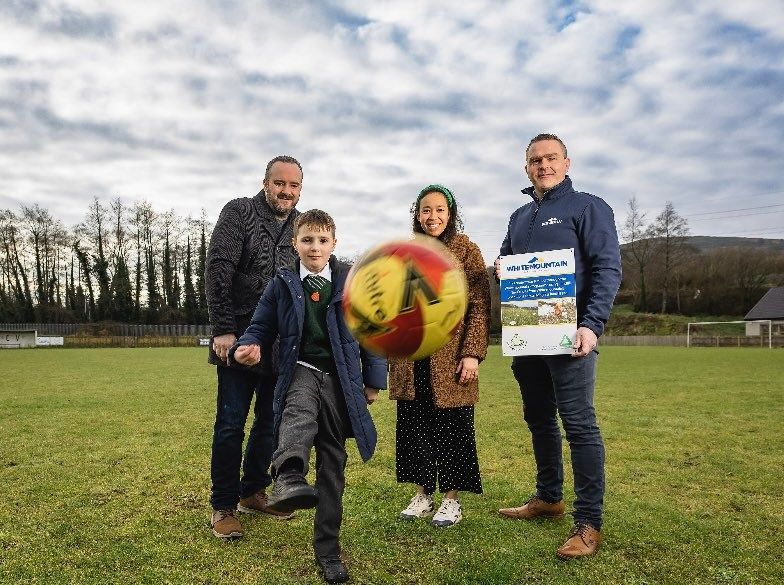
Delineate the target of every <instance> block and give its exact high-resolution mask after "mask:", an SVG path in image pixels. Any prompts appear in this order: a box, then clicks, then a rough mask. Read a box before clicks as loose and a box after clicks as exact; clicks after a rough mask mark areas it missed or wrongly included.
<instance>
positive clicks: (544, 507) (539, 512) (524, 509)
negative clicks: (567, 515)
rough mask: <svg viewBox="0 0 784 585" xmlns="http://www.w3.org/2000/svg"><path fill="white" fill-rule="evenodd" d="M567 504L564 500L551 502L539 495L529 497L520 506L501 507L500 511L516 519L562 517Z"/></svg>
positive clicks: (505, 515) (502, 514) (507, 516)
mask: <svg viewBox="0 0 784 585" xmlns="http://www.w3.org/2000/svg"><path fill="white" fill-rule="evenodd" d="M565 508H566V506H565V505H564V501H563V500H561V501H560V502H556V503H555V504H550V503H549V502H545V501H544V500H543V499H542V498H540V497H539V496H537V495H533V496H531V497H530V498H528V501H527V502H526V503H525V504H523V505H522V506H520V507H518V508H501V509H500V510H498V513H499V514H501V516H504V517H506V518H514V519H516V520H531V519H532V518H562V517H563V515H564V510H565Z"/></svg>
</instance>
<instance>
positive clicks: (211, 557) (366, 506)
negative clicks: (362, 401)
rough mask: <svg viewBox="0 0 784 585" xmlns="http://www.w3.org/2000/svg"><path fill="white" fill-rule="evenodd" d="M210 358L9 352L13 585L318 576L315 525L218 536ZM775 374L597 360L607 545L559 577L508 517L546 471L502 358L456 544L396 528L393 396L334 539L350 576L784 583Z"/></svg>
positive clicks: (756, 355)
mask: <svg viewBox="0 0 784 585" xmlns="http://www.w3.org/2000/svg"><path fill="white" fill-rule="evenodd" d="M205 358H206V354H205V352H204V350H203V349H198V348H194V349H189V348H165V349H100V350H88V349H59V350H58V349H47V350H44V349H38V350H21V351H2V352H0V369H1V370H2V372H3V375H2V382H0V436H1V437H2V440H1V441H0V486H2V488H1V489H2V498H0V583H96V584H98V583H100V584H102V585H104V584H107V583H151V584H157V583H183V584H192V583H201V584H208V583H216V584H217V583H254V584H255V583H319V582H320V580H319V577H318V574H317V573H316V571H315V568H314V565H313V560H312V549H311V546H310V540H311V534H312V521H313V515H312V512H311V511H308V512H300V513H299V516H298V518H296V519H294V520H292V521H290V522H281V521H277V520H274V519H271V518H260V517H248V516H242V517H241V518H242V519H243V520H244V525H245V528H246V537H245V538H244V539H241V540H239V541H236V542H232V543H224V542H220V541H218V540H217V539H215V538H214V537H213V536H212V534H211V532H210V530H209V529H208V524H207V518H208V513H209V505H208V497H209V451H210V441H211V427H212V421H213V416H214V404H215V388H214V371H213V370H212V369H211V368H210V367H209V366H207V364H206V363H205ZM783 371H784V352H782V351H777V350H773V351H770V350H762V349H732V348H727V349H691V350H688V349H681V348H632V347H629V348H626V347H610V348H604V349H603V350H602V354H601V358H600V364H599V381H598V384H597V391H596V404H597V410H598V413H599V417H600V424H601V427H602V430H603V434H604V438H605V442H606V447H607V486H608V491H607V496H606V517H605V529H604V531H603V533H604V538H605V542H604V544H603V548H602V549H601V550H600V554H598V555H597V556H595V557H593V558H589V559H583V560H580V561H573V562H568V563H565V562H562V561H558V560H557V559H556V558H555V555H554V550H555V548H556V547H557V546H558V545H559V544H560V543H561V541H562V540H563V538H564V536H565V535H566V532H567V531H568V529H569V523H568V521H567V520H564V521H561V522H533V523H525V522H521V521H509V520H504V519H501V518H499V517H498V516H497V515H496V509H497V508H499V507H502V506H506V505H517V504H519V503H521V502H522V500H523V499H524V498H525V497H526V496H527V495H528V494H529V493H530V492H531V491H532V485H533V476H534V468H533V460H532V455H531V447H530V438H529V435H528V431H527V429H526V428H525V427H524V424H523V422H522V419H521V413H520V399H519V394H518V390H517V387H516V385H515V383H514V381H513V380H512V377H511V373H510V371H509V368H508V361H507V359H506V358H502V357H501V356H500V355H499V353H498V347H494V348H492V350H491V355H490V357H489V358H488V360H487V362H486V363H485V364H484V365H483V366H482V389H481V396H482V398H481V402H480V404H479V405H478V407H477V432H478V446H479V458H480V464H481V467H482V474H483V480H484V488H485V494H484V495H482V496H475V495H464V496H463V498H462V499H463V507H464V511H465V514H466V516H465V519H464V520H463V522H462V523H460V524H459V525H458V526H456V527H455V528H453V529H448V530H436V529H433V528H431V527H430V526H429V525H427V524H426V523H424V522H415V523H405V522H402V521H398V520H397V519H396V515H397V513H398V511H399V510H400V509H402V507H403V506H404V505H405V504H406V503H407V501H408V499H409V498H410V496H411V493H412V490H411V488H410V487H409V486H405V485H397V484H396V483H395V479H394V431H393V429H394V404H393V403H392V402H391V401H389V400H386V399H384V400H382V401H380V402H379V403H378V404H376V405H374V406H373V407H372V408H373V412H374V414H375V418H376V422H377V426H378V428H379V439H380V440H379V450H378V452H377V454H376V456H375V457H374V458H373V459H372V460H371V462H370V463H368V464H362V463H361V461H360V459H359V456H358V454H357V453H356V449H355V447H354V446H353V445H350V447H349V452H350V461H349V467H348V471H347V473H348V487H347V491H346V497H345V520H344V527H343V533H342V544H343V548H344V552H345V556H346V559H347V561H348V564H349V568H350V570H351V572H352V574H353V582H355V583H374V584H375V583H382V584H383V583H405V584H416V583H423V584H425V583H426V584H430V583H434V584H438V583H450V584H458V583H618V584H640V585H641V584H658V583H674V584H681V583H688V584H689V585H693V584H699V583H738V584H746V583H781V582H783V581H784V569H782V563H781V559H780V556H779V554H778V550H779V548H778V547H779V546H781V540H782V537H781V527H782V526H783V525H784V515H783V514H782V506H781V493H780V492H781V486H782V482H783V481H784V472H782V470H783V469H784V433H782V422H783V421H784V385H783V384H782V378H781V375H782V372H783ZM567 450H568V449H567ZM567 461H568V455H567ZM570 484H571V475H570V474H569V471H568V465H567V486H569V485H570ZM566 497H567V500H568V501H569V502H571V500H572V499H573V495H572V492H571V489H570V488H569V489H567V496H566Z"/></svg>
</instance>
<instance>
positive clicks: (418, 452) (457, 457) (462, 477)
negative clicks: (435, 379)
mask: <svg viewBox="0 0 784 585" xmlns="http://www.w3.org/2000/svg"><path fill="white" fill-rule="evenodd" d="M414 390H415V395H414V400H398V401H397V424H396V438H395V448H396V452H395V464H396V467H397V481H398V482H400V483H414V484H417V485H421V486H423V487H424V488H425V491H426V492H427V493H429V494H432V493H434V492H435V490H436V482H438V487H439V490H440V491H441V492H448V491H449V490H459V491H467V492H474V493H477V494H481V493H482V479H481V477H480V475H479V459H478V457H477V454H476V437H475V434H474V407H473V406H461V407H458V408H436V407H435V406H434V404H433V389H432V386H431V382H430V359H429V358H425V359H423V360H417V361H415V362H414Z"/></svg>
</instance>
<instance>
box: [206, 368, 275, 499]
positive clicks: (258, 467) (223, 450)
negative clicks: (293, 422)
mask: <svg viewBox="0 0 784 585" xmlns="http://www.w3.org/2000/svg"><path fill="white" fill-rule="evenodd" d="M217 369H218V405H217V409H216V415H215V430H214V432H213V435H212V464H211V469H210V473H211V477H212V495H211V496H210V503H211V504H212V508H213V509H214V510H223V509H234V508H236V506H237V503H238V502H239V500H240V498H247V497H248V496H252V495H253V494H255V493H256V492H258V491H260V490H263V489H264V488H266V487H267V486H268V485H270V484H271V483H272V478H271V477H270V474H269V466H270V461H272V451H273V447H274V438H273V434H272V431H273V423H274V415H273V412H272V397H273V394H274V390H275V381H276V380H275V377H273V376H262V375H259V374H257V373H255V372H250V371H248V372H246V371H242V370H234V369H231V368H224V367H222V366H218V368H217ZM254 394H255V395H256V403H255V406H254V408H253V413H254V416H253V425H252V426H251V429H250V434H249V435H248V443H247V445H246V447H245V457H244V459H243V456H242V442H243V440H244V438H245V421H246V420H247V418H248V412H249V411H250V403H251V401H252V400H253V395H254ZM240 465H241V466H242V479H241V480H240Z"/></svg>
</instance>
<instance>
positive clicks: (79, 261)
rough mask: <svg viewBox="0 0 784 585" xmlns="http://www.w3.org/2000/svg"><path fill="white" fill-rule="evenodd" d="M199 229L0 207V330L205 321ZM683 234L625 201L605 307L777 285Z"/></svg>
mask: <svg viewBox="0 0 784 585" xmlns="http://www.w3.org/2000/svg"><path fill="white" fill-rule="evenodd" d="M211 230H212V225H211V224H210V223H209V222H208V221H207V219H206V216H205V213H204V211H202V214H201V217H199V218H196V219H194V218H192V217H185V218H183V217H179V216H177V215H176V214H175V213H174V212H173V211H167V212H163V213H160V212H157V211H156V210H155V209H153V207H152V205H151V204H150V203H149V202H147V201H141V202H137V203H134V204H133V205H128V204H126V203H125V202H123V201H122V199H120V198H116V199H113V200H111V201H110V202H109V203H108V205H105V204H104V203H102V202H101V200H100V199H99V198H97V197H95V198H93V200H92V202H91V203H90V205H89V207H88V209H87V212H86V213H85V216H84V219H83V221H81V222H80V223H78V224H77V225H75V226H73V227H72V228H67V227H66V226H65V225H64V224H63V222H62V221H60V220H58V219H56V218H54V217H52V215H51V214H50V213H49V211H48V210H47V209H45V208H43V207H41V206H40V205H37V204H34V205H30V206H26V205H23V206H21V208H20V211H19V212H14V211H11V210H9V209H2V210H0V322H39V323H81V322H100V321H117V322H123V323H146V324H193V325H198V324H205V323H208V317H207V302H206V297H205V289H204V268H205V264H206V257H207V242H208V240H209V237H210V233H211ZM689 231H690V230H689V225H688V222H687V221H686V219H684V218H683V217H682V216H681V215H680V214H678V212H677V211H676V210H675V207H674V206H673V204H672V203H670V202H667V203H666V204H665V206H664V209H663V210H662V211H661V213H659V214H658V215H657V216H656V217H655V218H653V219H652V220H650V221H649V220H648V218H647V216H646V214H645V213H643V212H642V211H641V210H640V208H639V206H638V203H637V200H636V199H635V198H632V199H630V200H629V203H628V209H627V213H626V217H625V219H624V221H623V223H622V224H621V226H620V237H621V241H622V242H623V244H622V245H621V252H622V258H623V269H624V278H623V283H622V285H621V290H620V292H619V294H618V298H617V299H616V302H617V303H626V304H631V305H633V307H634V309H635V310H636V311H638V312H660V313H679V314H685V315H695V314H704V315H741V314H745V313H746V312H747V311H748V310H749V309H750V308H751V307H752V306H753V305H754V304H755V303H756V302H757V301H758V300H759V299H760V297H761V296H762V295H763V294H764V292H765V291H766V290H767V288H769V287H770V286H780V285H784V253H782V252H776V251H771V250H762V249H750V248H717V249H713V250H704V251H700V250H699V249H697V248H696V247H694V246H692V245H691V244H690V243H689ZM488 274H489V275H490V277H491V278H492V268H490V269H489V270H488ZM493 280H494V279H493ZM495 304H497V303H495V302H494V305H495ZM494 308H497V307H494Z"/></svg>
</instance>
